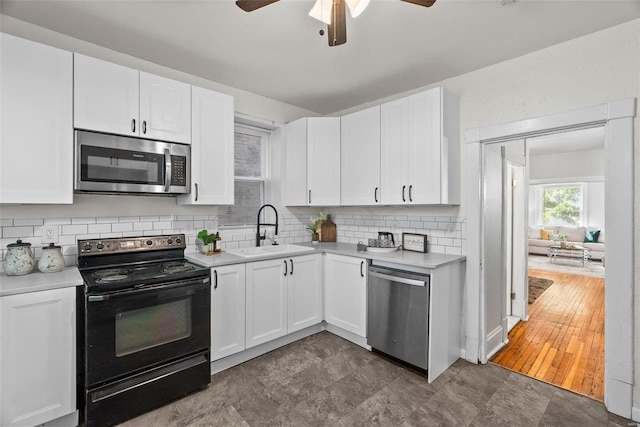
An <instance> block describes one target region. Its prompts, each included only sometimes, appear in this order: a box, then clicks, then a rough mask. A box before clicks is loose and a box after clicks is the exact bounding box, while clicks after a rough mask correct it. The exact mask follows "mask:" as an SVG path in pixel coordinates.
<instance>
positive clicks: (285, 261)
mask: <svg viewBox="0 0 640 427" xmlns="http://www.w3.org/2000/svg"><path fill="white" fill-rule="evenodd" d="M283 261H284V275H285V276H286V275H287V268H288V266H287V260H286V259H285V260H283Z"/></svg>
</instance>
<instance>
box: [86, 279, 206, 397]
mask: <svg viewBox="0 0 640 427" xmlns="http://www.w3.org/2000/svg"><path fill="white" fill-rule="evenodd" d="M210 296H211V286H210V280H209V278H208V277H207V278H200V279H191V280H187V281H182V282H174V283H169V284H164V285H156V286H149V287H144V288H140V289H135V290H128V291H123V292H119V293H116V294H108V295H88V296H87V300H86V318H87V324H86V332H85V333H86V356H87V364H86V375H87V377H86V384H87V386H92V385H97V384H102V383H105V382H107V381H111V380H116V379H119V378H121V377H124V376H126V375H131V374H133V373H135V372H137V371H140V370H143V369H148V368H150V367H153V366H155V365H159V364H161V363H166V362H168V361H171V360H174V359H177V358H180V357H183V356H185V355H189V354H192V353H196V352H199V351H202V350H207V349H209V341H210V332H209V331H210V317H211V313H210V306H211V303H210Z"/></svg>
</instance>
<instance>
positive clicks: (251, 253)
mask: <svg viewBox="0 0 640 427" xmlns="http://www.w3.org/2000/svg"><path fill="white" fill-rule="evenodd" d="M314 250H315V249H314V248H311V247H308V246H300V245H292V244H289V243H287V244H285V245H270V246H259V247H258V246H256V247H253V248H239V249H228V250H227V253H229V254H231V255H237V256H241V257H244V258H255V257H260V256H265V255H295V254H299V253H305V252H313V251H314Z"/></svg>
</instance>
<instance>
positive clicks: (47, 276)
mask: <svg viewBox="0 0 640 427" xmlns="http://www.w3.org/2000/svg"><path fill="white" fill-rule="evenodd" d="M83 283H84V282H83V280H82V276H81V275H80V272H79V271H78V268H77V267H65V268H64V270H62V271H60V272H58V273H41V272H39V271H37V272H34V273H31V274H25V275H23V276H7V275H6V274H5V273H2V274H0V297H3V296H7V295H16V294H26V293H29V292H38V291H47V290H51V289H60V288H69V287H75V286H80V285H82V284H83Z"/></svg>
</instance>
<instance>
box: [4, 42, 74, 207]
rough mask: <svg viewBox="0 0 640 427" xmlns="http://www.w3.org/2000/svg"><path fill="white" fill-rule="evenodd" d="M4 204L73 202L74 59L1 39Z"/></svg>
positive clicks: (49, 49) (60, 52)
mask: <svg viewBox="0 0 640 427" xmlns="http://www.w3.org/2000/svg"><path fill="white" fill-rule="evenodd" d="M0 46H1V49H0V50H1V51H2V55H1V56H0V86H1V87H2V97H1V100H0V103H1V116H0V123H2V124H1V125H0V140H1V141H2V144H1V145H0V203H55V204H64V203H73V56H72V54H71V52H67V51H64V50H61V49H57V48H53V47H50V46H45V45H43V44H40V43H34V42H32V41H29V40H24V39H21V38H18V37H14V36H11V35H8V34H4V33H1V34H0Z"/></svg>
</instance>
